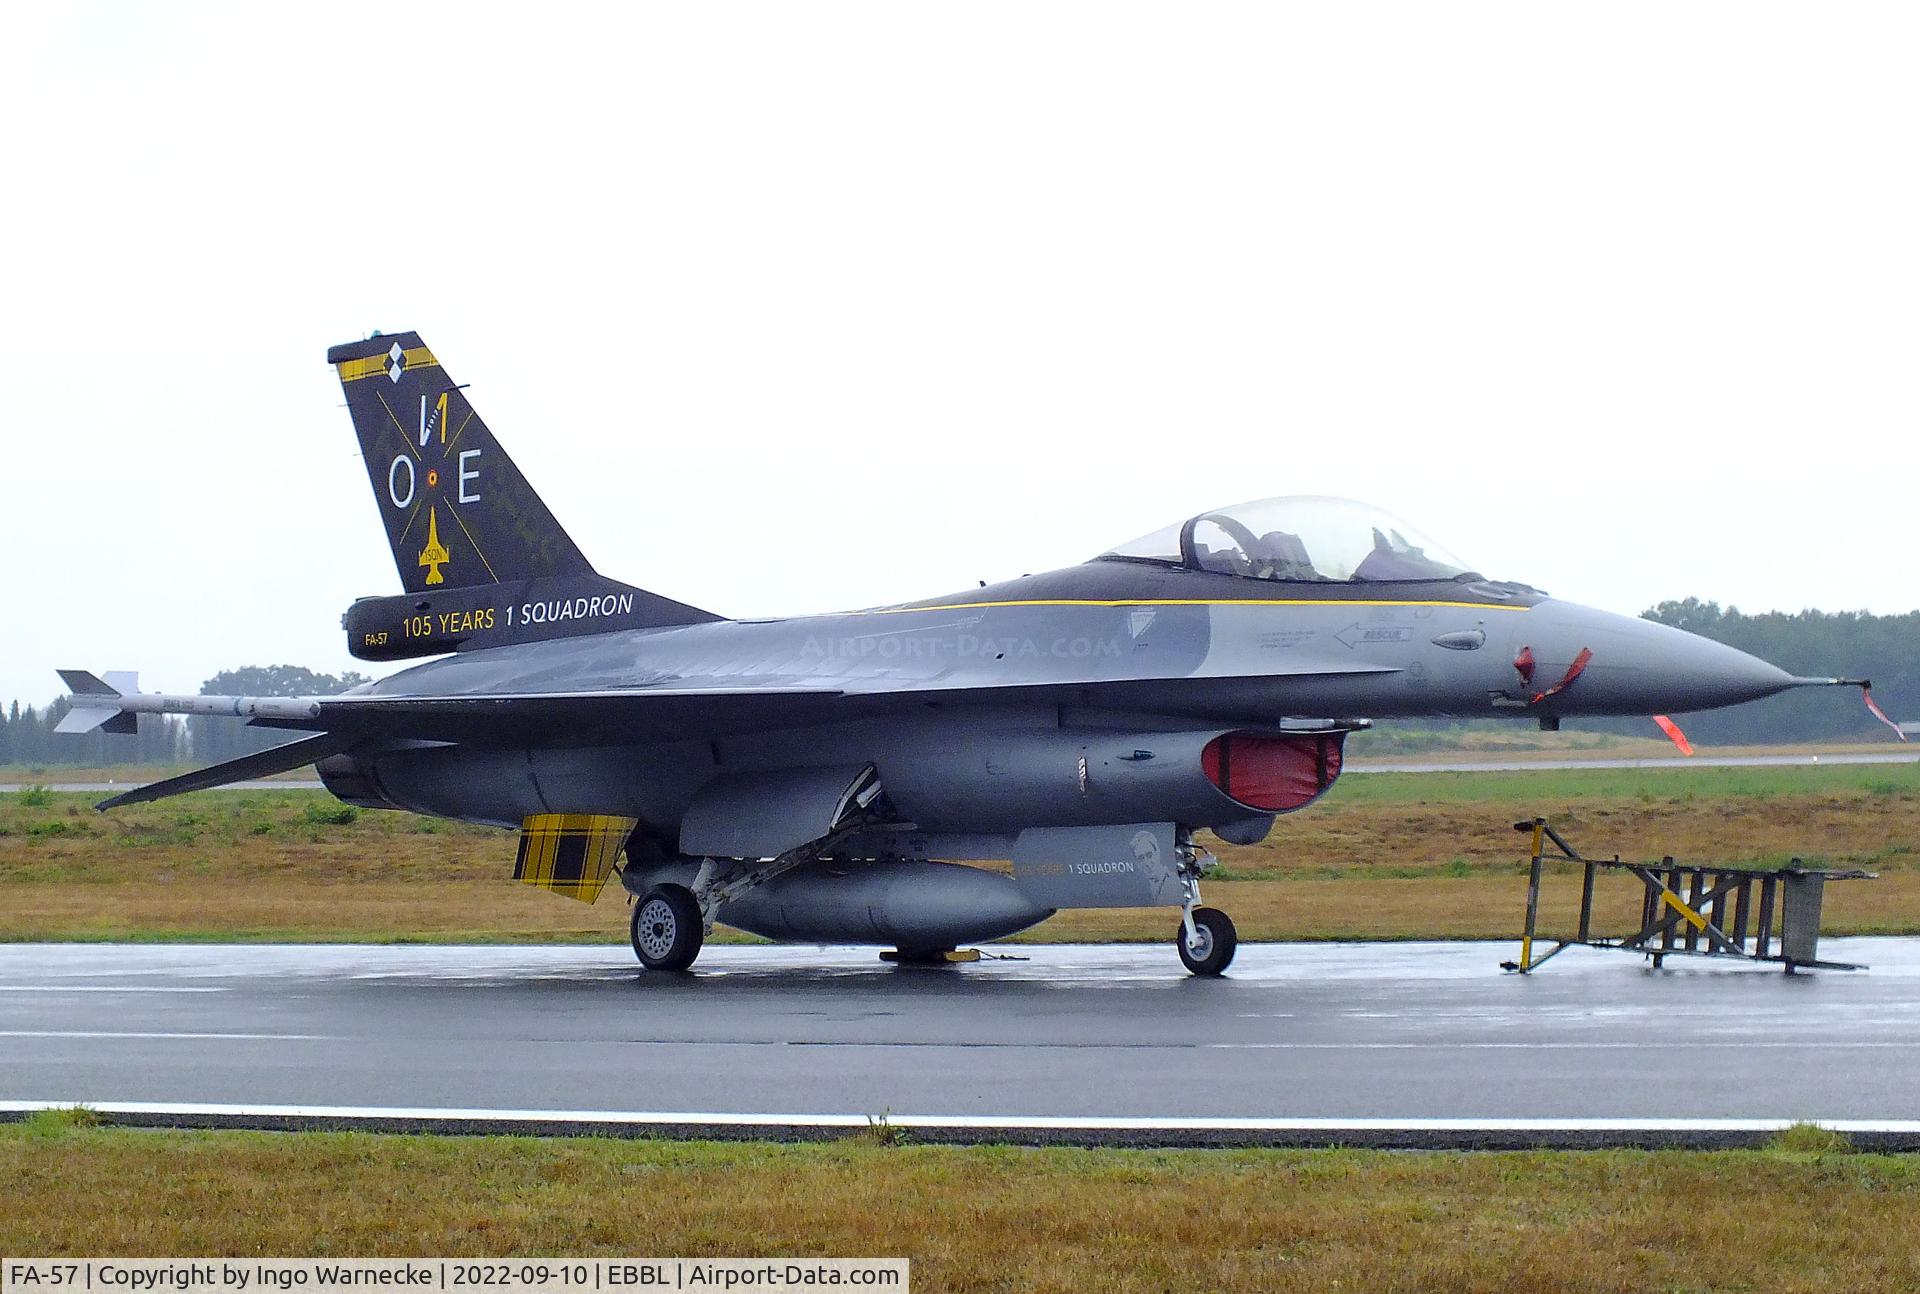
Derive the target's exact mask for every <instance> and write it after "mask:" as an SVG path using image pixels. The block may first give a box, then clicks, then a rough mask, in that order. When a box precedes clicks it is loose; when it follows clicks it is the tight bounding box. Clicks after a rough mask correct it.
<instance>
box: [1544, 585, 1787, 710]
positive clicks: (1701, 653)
mask: <svg viewBox="0 0 1920 1294" xmlns="http://www.w3.org/2000/svg"><path fill="white" fill-rule="evenodd" d="M1526 618H1527V620H1528V621H1530V622H1531V623H1529V624H1527V625H1526V626H1525V627H1523V628H1521V629H1520V632H1521V633H1523V634H1527V633H1530V634H1532V635H1533V636H1534V639H1535V640H1534V641H1533V642H1531V643H1530V644H1529V645H1530V646H1531V647H1532V648H1533V654H1534V658H1535V660H1536V661H1537V662H1538V663H1537V665H1536V667H1535V673H1534V682H1533V686H1534V690H1535V691H1544V690H1545V689H1547V688H1549V687H1551V686H1553V684H1554V683H1556V682H1558V681H1559V680H1560V679H1561V678H1562V677H1563V676H1564V675H1565V673H1566V671H1567V670H1568V669H1569V668H1570V667H1571V666H1572V664H1573V661H1574V660H1575V658H1577V657H1578V656H1579V654H1580V652H1581V650H1582V649H1583V648H1584V649H1586V650H1588V651H1591V652H1592V653H1593V656H1592V659H1591V660H1589V661H1588V663H1587V667H1586V669H1585V670H1583V671H1582V672H1581V674H1580V676H1579V678H1577V679H1576V680H1574V682H1573V683H1571V684H1569V685H1568V686H1567V688H1566V689H1565V690H1564V691H1562V692H1560V693H1558V694H1556V695H1554V696H1552V697H1549V698H1547V699H1546V700H1545V701H1542V702H1541V703H1540V707H1539V708H1540V709H1541V710H1542V711H1544V712H1546V713H1549V714H1564V715H1577V714H1642V715H1644V714H1676V713H1681V712H1684V711H1687V710H1711V709H1713V708H1714V707H1716V706H1722V705H1737V704H1739V703H1740V702H1742V701H1753V700H1756V699H1758V698H1760V697H1763V696H1772V695H1773V694H1774V693H1775V692H1781V691H1785V690H1786V689H1787V688H1790V687H1793V686H1795V685H1796V680H1795V679H1794V677H1793V675H1791V674H1789V673H1787V672H1786V671H1785V670H1783V669H1779V668H1776V667H1775V666H1772V665H1769V664H1768V663H1767V662H1766V661H1763V660H1761V659H1760V658H1759V657H1758V656H1749V655H1747V653H1745V652H1743V651H1740V650H1738V649H1736V648H1733V647H1728V646H1726V645H1725V644H1724V643H1717V642H1714V641H1713V640H1712V639H1709V638H1702V637H1700V636H1699V635H1698V634H1690V633H1688V632H1686V631H1685V630H1683V629H1675V628H1673V627H1671V626H1669V625H1663V624H1655V623H1654V622H1653V621H1651V620H1641V619H1638V618H1637V617H1633V616H1620V615H1614V614H1612V613H1611V612H1606V611H1596V610H1594V609H1593V608H1592V607H1583V606H1580V605H1579V604H1577V603H1573V602H1556V601H1552V600H1551V599H1550V600H1548V601H1546V602H1542V603H1540V604H1539V605H1538V606H1536V607H1535V608H1534V609H1533V611H1532V612H1530V613H1529V614H1528V616H1527V617H1526Z"/></svg>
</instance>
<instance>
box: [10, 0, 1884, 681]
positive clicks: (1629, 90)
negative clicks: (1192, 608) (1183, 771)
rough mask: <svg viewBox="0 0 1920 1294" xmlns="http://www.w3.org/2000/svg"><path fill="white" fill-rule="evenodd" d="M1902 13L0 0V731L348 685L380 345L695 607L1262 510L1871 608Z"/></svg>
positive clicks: (1512, 563)
mask: <svg viewBox="0 0 1920 1294" xmlns="http://www.w3.org/2000/svg"><path fill="white" fill-rule="evenodd" d="M1917 15H1920V10H1916V9H1915V8H1914V7H1913V6H1910V5H1885V6H1877V5H1847V6H1814V5H1767V4H1756V3H1740V4H1735V5H1687V4H1676V3H1671V2H1665V3H1659V4H1647V5H1628V4H1614V5H1607V6H1580V7H1573V6H1542V5H1539V4H1536V3H1526V4H1515V5H1432V4H1418V5H1410V6H1384V5H1365V6H1361V5H1315V6H1301V7H1297V8H1295V7H1286V6H1280V5H1274V4H1258V5H1252V6H1246V7H1240V6H1231V5H1175V4H1166V5H1161V6H1156V7H1134V6H1126V5H1120V4H1114V3H1101V4H1097V5H1084V6H1079V5H1053V4H1045V3H1034V2H1033V0H1023V2H1022V3H1017V4H1006V5H997V4H986V3H972V4H966V5H949V6H943V7H939V8H933V7H926V6H917V5H907V4H902V3H898V2H897V0H889V2H887V3H880V4H873V5H820V4H804V5H801V4H791V3H780V4H773V5H765V6H759V5H737V4H721V3H700V4H686V5H678V6H613V5H606V6H592V7H588V6H578V7H569V6H564V5H552V6H534V7H529V6H526V5H513V6H500V7H497V8H490V7H486V6H480V5H474V4H461V5H456V6H449V7H446V8H443V9H434V8H431V7H428V6H421V5H413V4H397V3H396V4H387V5H360V6H340V5H306V6H298V5H264V4H252V3H250V4H244V5H234V6H230V7H217V8H216V7H178V6H176V7H168V6H161V5H145V4H99V5H82V6H72V7H69V6H62V5H58V4H41V5H33V6H23V7H20V8H18V9H15V10H12V11H10V13H9V16H8V31H7V36H6V39H5V41H4V43H3V44H0V108H4V112H5V119H6V120H7V122H8V123H9V124H8V128H7V131H6V135H5V140H4V143H0V149H4V150H5V161H6V168H5V180H4V188H0V193H3V194H4V206H3V207H0V212H3V213H4V214H3V215H0V220H4V225H5V230H6V247H7V252H6V257H5V277H4V298H5V306H4V309H0V364H4V365H5V372H4V377H5V381H4V383H0V437H3V438H4V439H0V444H3V445H4V447H5V450H6V457H5V467H6V472H5V475H4V478H0V479H4V481H5V486H6V488H5V491H4V495H3V496H0V553H4V557H5V561H6V566H5V571H6V574H5V575H4V577H0V579H3V580H4V588H5V590H6V594H7V596H6V598H5V599H4V603H0V606H4V611H0V616H4V620H0V697H9V696H15V695H18V696H21V697H23V698H26V699H28V700H32V701H35V702H44V701H45V700H46V699H48V698H49V697H51V696H53V695H55V694H56V693H57V691H58V690H59V686H58V682H57V680H56V679H55V678H54V676H53V673H52V671H53V669H54V668H55V667H56V666H84V667H87V668H92V669H108V668H116V669H119V668H125V669H136V668H137V669H139V670H141V671H142V683H143V685H144V686H146V687H148V688H156V689H157V688H164V689H168V690H185V691H192V690H194V689H195V688H197V687H198V685H199V683H200V681H201V680H202V679H204V678H206V677H207V676H208V675H210V674H212V673H214V672H215V671H217V670H219V669H222V668H225V667H229V666H234V665H240V664H268V663H278V662H291V663H297V664H305V665H310V666H313V667H315V668H320V669H325V670H339V669H342V668H348V667H352V666H353V664H354V662H353V661H352V659H351V658H350V657H349V656H348V654H347V652H346V646H345V641H344V636H343V635H342V634H341V632H340V630H339V615H340V612H341V611H342V610H343V609H344V608H345V607H346V605H347V604H348V603H349V602H350V601H351V600H352V599H353V598H354V597H355V596H356V595H362V594H377V593H389V592H394V591H397V590H398V588H399V585H398V581H397V577H396V575H395V572H394V568H393V564H392V561H391V558H390V556H389V553H388V551H387V547H386V544H385V541H384V538H383V536H382V534H381V530H380V526H379V523H378V520H377V516H376V511H375V506H374V504H373V502H372V499H371V492H370V490H369V488H368V485H367V481H366V478H365V476H364V475H363V472H362V468H361V465H360V462H359V459H358V457H357V449H356V446H355V442H354V438H353V434H352V430H351V427H350V425H349V423H348V419H347V415H346V411H345V410H344V408H343V407H341V394H340V388H339V385H338V383H337V381H336V379H335V376H334V374H333V371H332V370H331V369H330V368H328V367H327V365H326V364H325V362H324V355H325V352H326V348H327V347H328V346H329V345H330V344H332V343H335V342H340V341H346V340H349V339H352V338H356V337H361V336H364V335H366V334H367V333H368V332H370V331H372V330H374V329H380V330H382V331H387V332H396V331H402V330H406V329H416V330H418V331H419V332H420V333H421V334H422V335H423V337H424V338H425V339H426V341H427V344H428V345H429V346H431V347H432V349H433V351H434V352H435V354H436V355H438V356H439V357H440V358H441V359H442V361H443V362H444V363H445V364H446V366H447V368H448V370H449V371H450V372H451V373H452V374H453V376H454V379H455V380H456V381H461V382H467V383H471V384H472V385H471V389H470V391H469V395H470V396H471V397H472V399H473V401H474V403H475V405H476V406H477V407H478V408H479V409H480V411H481V412H482V413H483V415H484V416H485V417H486V418H487V420H488V422H489V423H490V424H491V425H492V427H493V429H494V431H495V432H496V434H497V435H498V436H499V437H500V438H501V440H502V441H503V442H504V444H505V445H506V447H507V448H508V449H509V450H510V451H511V452H512V453H513V455H514V456H515V457H516V459H517V460H518V461H519V463H520V465H521V467H522V468H523V469H524V471H525V472H526V474H527V476H528V477H529V478H530V479H531V480H532V481H533V483H534V484H535V486H536V487H537V488H538V489H539V490H540V492H541V493H542V494H543V495H544V496H545V498H546V499H547V501H548V503H549V504H550V505H551V506H552V508H553V510H554V512H555V513H556V514H557V515H558V516H559V517H560V518H561V520H562V521H563V522H564V523H565V525H566V526H567V527H568V529H569V530H570V531H571V532H572V534H573V536H574V538H575V539H576V540H577V541H578V542H579V544H580V546H581V547H582V548H583V549H584V550H585V551H586V552H587V554H588V556H589V557H590V558H592V559H593V560H594V561H595V563H596V564H597V565H598V566H599V567H600V569H601V570H602V571H604V572H605V573H607V574H610V575H614V576H617V577H619V578H622V579H625V580H628V581H630V582H633V583H636V584H639V585H641V586H643V587H647V588H651V589H654V590H656V591H658V592H661V593H664V594H667V595H669V596H672V597H675V598H679V599H681V600H684V601H688V602H693V603H696V604H698V605H701V606H705V607H708V608H711V609H713V610H715V611H719V612H721V613H724V614H730V615H768V614H781V613H803V612H808V611H825V610H834V609H840V608H846V607H853V606H864V605H872V604H876V603H884V602H890V601H897V600H902V599H906V598H910V597H915V596H923V595H930V594H935V593H940V592H946V591H951V590H955V589H960V588H964V587H969V586H971V585H973V584H974V582H975V581H976V580H979V579H988V580H992V579H1000V578H1004V577H1007V576H1010V575H1018V574H1020V573H1022V572H1025V571H1037V570H1045V569H1049V568H1052V567H1056V566H1060V565H1065V564H1068V563H1071V562H1076V561H1079V560H1082V559H1084V558H1086V557H1088V556H1090V555H1092V554H1093V553H1096V552H1098V551H1100V550H1102V549H1104V548H1107V547H1110V546H1112V545H1114V544H1116V543H1119V542H1121V541H1124V540H1126V539H1129V538H1131V537H1133V536H1135V535H1138V534H1142V533H1145V532H1147V531H1150V530H1153V529H1155V528H1157V527H1159V526H1160V525H1162V524H1164V523H1165V522H1167V521H1169V520H1172V519H1175V518H1177V517H1181V516H1184V515H1188V514H1191V513H1194V512H1196V511H1199V510H1201V509H1203V508H1206V507H1208V506H1211V505H1217V504H1223V503H1228V502H1233V501H1237V500H1241V499H1248V498H1258V497H1262V496H1267V495H1281V494H1299V493H1327V494H1342V495H1352V496H1356V497H1360V498H1364V499H1368V500H1371V501H1373V502H1376V503H1378V504H1380V505H1382V506H1384V507H1386V508H1388V509H1390V510H1392V511H1394V512H1397V513H1399V514H1401V515H1403V516H1404V517H1406V518H1408V519H1409V520H1411V521H1413V522H1414V523H1415V524H1417V525H1418V526H1420V527H1422V528H1424V529H1425V530H1427V531H1428V532H1429V533H1431V534H1432V535H1433V536H1435V537H1436V538H1437V539H1439V540H1440V541H1441V542H1442V543H1444V544H1445V545H1447V546H1448V547H1451V548H1452V549H1453V550H1455V551H1456V552H1458V553H1459V554H1461V555H1462V556H1463V557H1465V558H1466V559H1467V560H1468V561H1470V562H1471V563H1472V564H1474V565H1475V566H1477V567H1479V568H1480V569H1481V570H1483V571H1485V572H1486V573H1488V574H1489V575H1492V576H1496V577H1505V578H1513V579H1521V580H1525V581H1528V582H1530V583H1533V584H1536V585H1539V586H1541V587H1544V588H1547V589H1549V590H1551V591H1552V592H1554V593H1555V594H1557V595H1561V596H1565V597H1570V598H1574V599H1577V600H1580V601H1584V602H1588V603H1592V604H1596V605H1598V606H1602V607H1605V608H1608V609H1611V610H1616V611H1623V612H1635V611H1639V610H1641V609H1642V608H1644V607H1646V606H1648V605H1650V604H1652V603H1654V602H1656V601H1659V600H1661V599H1665V598H1673V597H1682V596H1686V595H1689V594H1694V595H1698V596H1701V597H1707V598H1715V599H1718V600H1719V601H1721V602H1723V603H1726V602H1732V603H1737V604H1738V605H1739V606H1741V607H1742V608H1744V609H1748V610H1761V609H1768V608H1783V609H1799V608H1802V607H1808V606H1814V607H1821V608H1826V609H1843V608H1865V609H1870V610H1874V611H1879V612H1893V611H1905V610H1909V609H1912V608H1914V607H1916V606H1920V565H1917V564H1916V555H1915V549H1916V545H1915V522H1914V514H1915V500H1916V478H1917V477H1920V472H1917V471H1916V468H1920V449H1917V448H1916V435H1915V433H1916V395H1917V394H1920V385H1917V384H1916V372H1915V358H1916V356H1917V355H1920V165H1916V159H1917V158H1920V147H1917V146H1920V140H1916V132H1917V129H1920V77H1917V76H1916V75H1915V73H1914V68H1915V66H1916V61H1917V59H1920V42H1917V41H1916V35H1917V34H1920V17H1917ZM363 668H364V667H363Z"/></svg>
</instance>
